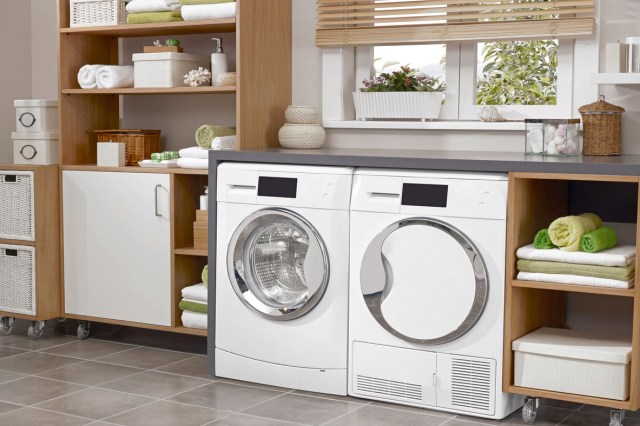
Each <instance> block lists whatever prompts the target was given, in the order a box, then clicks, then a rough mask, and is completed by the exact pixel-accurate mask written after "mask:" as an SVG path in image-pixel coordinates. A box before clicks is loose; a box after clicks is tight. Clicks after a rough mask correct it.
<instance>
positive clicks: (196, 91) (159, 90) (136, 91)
mask: <svg viewBox="0 0 640 426" xmlns="http://www.w3.org/2000/svg"><path fill="white" fill-rule="evenodd" d="M224 93H236V86H205V87H149V88H133V87H132V88H126V89H63V90H62V94H63V95H200V94H224Z"/></svg>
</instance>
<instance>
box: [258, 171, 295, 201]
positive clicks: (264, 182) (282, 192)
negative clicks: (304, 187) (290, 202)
mask: <svg viewBox="0 0 640 426" xmlns="http://www.w3.org/2000/svg"><path fill="white" fill-rule="evenodd" d="M297 193H298V179H296V178H281V177H268V176H260V177H259V178H258V196H260V197H278V198H296V195H297Z"/></svg>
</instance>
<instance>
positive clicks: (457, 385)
mask: <svg viewBox="0 0 640 426" xmlns="http://www.w3.org/2000/svg"><path fill="white" fill-rule="evenodd" d="M491 367H492V365H491V362H490V361H481V360H472V359H464V358H454V359H453V363H452V369H453V371H452V383H451V391H452V401H451V402H452V405H453V406H454V407H460V408H467V409H473V410H481V411H489V410H490V409H491V388H492V386H491V377H492V368H491Z"/></svg>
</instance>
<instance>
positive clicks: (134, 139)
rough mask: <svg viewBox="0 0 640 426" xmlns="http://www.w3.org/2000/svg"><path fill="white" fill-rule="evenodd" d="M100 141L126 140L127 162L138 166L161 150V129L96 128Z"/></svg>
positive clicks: (125, 153)
mask: <svg viewBox="0 0 640 426" xmlns="http://www.w3.org/2000/svg"><path fill="white" fill-rule="evenodd" d="M95 132H96V135H97V136H98V142H124V156H125V164H126V165H127V166H137V165H138V162H139V161H142V160H144V159H147V158H151V153H153V152H159V151H160V130H123V129H116V130H96V131H95Z"/></svg>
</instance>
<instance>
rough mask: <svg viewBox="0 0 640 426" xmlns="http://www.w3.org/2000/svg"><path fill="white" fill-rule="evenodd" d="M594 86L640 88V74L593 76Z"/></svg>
mask: <svg viewBox="0 0 640 426" xmlns="http://www.w3.org/2000/svg"><path fill="white" fill-rule="evenodd" d="M591 83H593V84H613V85H621V86H636V85H637V86H640V73H637V72H636V73H597V74H591Z"/></svg>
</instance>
